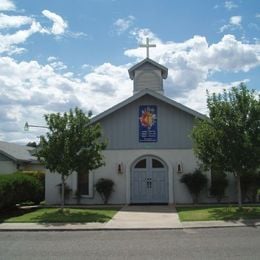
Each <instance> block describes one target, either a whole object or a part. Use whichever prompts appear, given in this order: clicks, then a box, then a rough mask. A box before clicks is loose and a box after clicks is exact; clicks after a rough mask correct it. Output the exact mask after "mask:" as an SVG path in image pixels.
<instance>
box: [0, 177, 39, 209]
mask: <svg viewBox="0 0 260 260" xmlns="http://www.w3.org/2000/svg"><path fill="white" fill-rule="evenodd" d="M42 193H43V187H42V185H41V183H40V182H39V181H38V180H37V179H36V178H34V177H32V176H26V175H23V174H18V173H16V174H8V175H0V209H3V208H11V207H14V206H15V205H16V204H19V203H22V202H25V201H33V202H35V203H39V202H40V200H41V198H40V195H41V194H42Z"/></svg>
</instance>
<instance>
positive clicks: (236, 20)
mask: <svg viewBox="0 0 260 260" xmlns="http://www.w3.org/2000/svg"><path fill="white" fill-rule="evenodd" d="M241 22H242V17H241V16H239V15H236V16H231V17H230V19H229V23H228V24H225V25H223V26H222V27H221V28H220V32H224V31H226V30H236V29H241V28H242V25H241Z"/></svg>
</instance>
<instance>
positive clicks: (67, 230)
mask: <svg viewBox="0 0 260 260" xmlns="http://www.w3.org/2000/svg"><path fill="white" fill-rule="evenodd" d="M207 224H208V223H205V225H193V226H185V224H184V225H182V226H181V227H155V228H152V227H151V228H144V227H143V228H142V227H140V228H135V227H134V228H116V227H115V228H114V227H113V228H112V227H111V228H109V227H100V228H98V227H97V228H95V227H89V228H84V227H83V228H42V227H39V228H37V227H36V228H22V227H20V228H11V227H6V228H1V227H0V232H75V231H78V232H79V231H151V230H187V229H214V228H236V227H253V228H257V227H258V226H260V223H236V224H224V225H211V226H210V225H207Z"/></svg>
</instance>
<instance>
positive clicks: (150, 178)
mask: <svg viewBox="0 0 260 260" xmlns="http://www.w3.org/2000/svg"><path fill="white" fill-rule="evenodd" d="M131 203H147V204H149V203H168V172H167V167H166V166H165V164H164V163H163V162H162V161H161V160H159V159H158V158H156V157H153V156H146V157H142V158H141V159H140V160H138V161H137V162H136V163H135V164H134V165H133V167H132V170H131Z"/></svg>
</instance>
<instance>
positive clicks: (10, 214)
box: [0, 208, 37, 223]
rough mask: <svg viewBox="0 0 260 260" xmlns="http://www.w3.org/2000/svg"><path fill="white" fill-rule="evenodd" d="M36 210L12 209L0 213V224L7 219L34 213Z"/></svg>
mask: <svg viewBox="0 0 260 260" xmlns="http://www.w3.org/2000/svg"><path fill="white" fill-rule="evenodd" d="M36 210H37V208H12V209H8V210H3V211H0V223H3V222H5V221H6V220H8V219H9V218H14V217H19V216H23V215H24V214H27V213H31V212H34V211H36Z"/></svg>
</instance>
